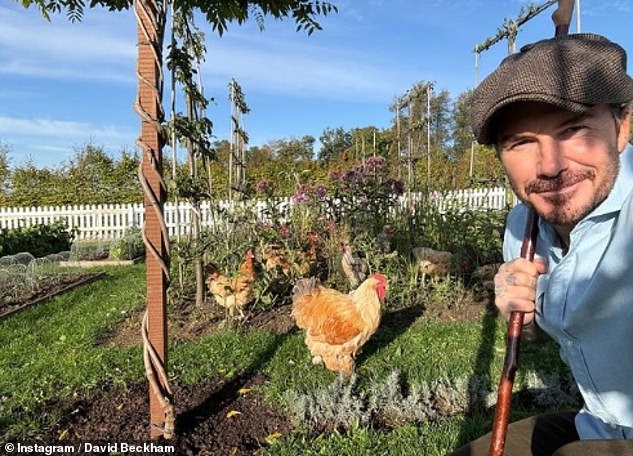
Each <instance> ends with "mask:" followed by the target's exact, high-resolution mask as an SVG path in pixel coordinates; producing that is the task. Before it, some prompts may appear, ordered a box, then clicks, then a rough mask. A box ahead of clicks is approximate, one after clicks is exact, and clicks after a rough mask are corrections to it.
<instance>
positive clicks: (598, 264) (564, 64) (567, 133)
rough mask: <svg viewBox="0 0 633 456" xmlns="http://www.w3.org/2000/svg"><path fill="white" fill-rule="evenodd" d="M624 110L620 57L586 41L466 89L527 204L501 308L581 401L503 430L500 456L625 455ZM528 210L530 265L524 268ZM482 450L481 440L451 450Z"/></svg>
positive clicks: (628, 209)
mask: <svg viewBox="0 0 633 456" xmlns="http://www.w3.org/2000/svg"><path fill="white" fill-rule="evenodd" d="M631 100H633V79H631V77H630V76H628V75H627V74H626V53H625V51H624V50H623V49H622V48H621V47H620V46H618V45H617V44H615V43H612V42H610V41H609V40H607V39H606V38H604V37H601V36H598V35H592V34H576V35H569V36H567V37H561V38H553V39H548V40H543V41H539V42H537V43H534V44H532V45H529V46H526V47H524V48H522V49H521V51H520V52H519V53H517V54H514V55H511V56H509V57H507V58H506V59H505V60H504V61H503V62H502V63H501V65H500V66H499V67H498V68H497V69H496V70H495V71H494V72H493V73H492V74H491V75H489V76H488V77H487V78H486V79H485V80H484V81H483V82H482V83H481V84H480V85H479V86H478V87H477V88H476V90H475V92H474V98H473V111H472V112H473V114H472V123H473V130H474V132H475V135H476V137H477V140H478V141H479V142H480V143H481V144H494V146H495V147H496V149H497V152H498V155H499V159H500V160H501V163H502V164H503V166H504V169H505V171H506V173H507V175H508V178H509V181H510V183H511V185H512V188H513V189H514V191H515V193H516V194H517V196H518V197H519V199H520V200H521V202H522V204H520V205H518V206H517V207H515V208H514V209H513V210H512V211H511V213H510V214H509V217H508V220H507V225H506V231H505V237H504V246H503V254H504V259H505V261H506V263H505V264H504V265H503V266H501V268H500V269H499V271H498V273H497V275H496V276H495V304H496V306H497V307H498V309H499V312H500V314H501V315H503V316H505V317H506V318H507V317H508V316H509V314H510V313H511V312H513V311H521V312H525V317H524V324H525V325H536V326H538V327H539V328H540V329H542V330H544V331H545V332H546V333H548V334H549V335H550V336H551V337H552V338H554V339H555V340H556V341H557V342H558V343H559V345H560V353H561V357H562V359H563V360H564V361H565V362H566V363H567V364H568V365H569V367H570V369H571V372H572V374H573V376H574V379H575V381H576V383H577V385H578V388H579V390H580V392H581V394H582V397H583V401H584V406H583V407H582V409H581V410H580V411H579V412H578V413H557V414H553V415H547V416H542V417H536V418H531V419H527V420H523V421H519V422H517V423H513V424H510V426H509V430H508V434H507V438H506V445H505V450H506V452H505V454H506V455H513V456H516V455H533V454H534V455H552V454H555V455H557V456H562V455H574V456H575V455H609V454H617V455H624V454H627V455H632V454H633V440H626V439H633V147H632V146H631V145H629V144H628V138H629V129H630V115H631V111H630V108H631ZM529 210H534V211H535V213H536V214H537V215H538V217H539V222H538V226H539V236H538V239H537V242H536V256H535V261H534V262H533V263H532V262H529V261H528V260H526V259H523V258H520V250H521V242H522V238H523V235H524V232H525V225H526V218H527V215H528V211H529ZM570 442H573V443H570ZM489 445H490V435H487V436H484V437H482V438H480V439H478V440H476V441H474V442H472V443H470V444H468V445H466V446H465V447H463V448H461V449H460V450H458V451H457V453H456V454H459V455H468V454H472V455H475V454H478V455H479V454H482V455H484V454H487V453H488V448H489Z"/></svg>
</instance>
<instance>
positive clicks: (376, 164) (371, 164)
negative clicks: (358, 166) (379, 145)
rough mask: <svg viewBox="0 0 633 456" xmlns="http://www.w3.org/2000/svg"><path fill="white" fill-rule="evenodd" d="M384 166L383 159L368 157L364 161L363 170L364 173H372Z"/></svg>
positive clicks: (378, 156)
mask: <svg viewBox="0 0 633 456" xmlns="http://www.w3.org/2000/svg"><path fill="white" fill-rule="evenodd" d="M384 165H385V158H384V157H381V156H380V155H377V156H376V157H369V158H368V159H367V160H365V165H364V168H365V171H366V172H370V173H373V172H376V171H378V170H380V169H382V167H383V166H384Z"/></svg>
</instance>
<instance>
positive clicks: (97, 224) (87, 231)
mask: <svg viewBox="0 0 633 456" xmlns="http://www.w3.org/2000/svg"><path fill="white" fill-rule="evenodd" d="M411 199H412V201H411V202H410V201H409V200H408V198H407V196H406V195H403V196H401V197H400V200H399V203H400V204H399V205H400V210H405V209H406V208H407V207H416V203H417V202H419V201H421V200H423V199H424V198H423V196H422V195H420V194H412V195H411ZM429 200H430V201H432V202H434V203H435V204H437V205H438V207H439V208H440V210H441V211H446V210H448V209H449V208H451V207H453V208H454V207H460V208H468V209H503V208H505V207H507V205H513V204H515V200H514V197H513V195H512V193H511V192H508V190H507V189H505V188H503V187H494V188H487V189H466V190H457V191H451V192H446V193H442V194H440V193H433V194H431V195H430V198H429ZM274 203H275V204H274V206H275V208H276V210H277V211H279V213H280V214H284V213H287V211H288V209H289V208H290V207H291V206H292V205H293V204H295V203H294V202H293V201H292V200H291V199H290V198H279V199H276V200H274ZM409 203H413V204H409ZM270 207H271V202H270V201H264V200H253V201H241V202H238V201H221V202H219V203H218V204H215V205H213V206H212V205H211V204H209V203H208V202H207V203H203V204H202V206H201V208H200V219H201V224H202V226H203V227H212V226H227V225H228V223H229V222H228V221H227V218H226V214H227V213H231V212H235V211H239V210H245V209H250V211H252V213H254V214H255V215H256V216H257V217H258V218H259V219H260V220H262V221H264V220H266V219H267V218H268V214H267V212H266V211H267V210H268V209H269V208H270ZM192 214H193V207H192V205H191V204H189V203H183V202H181V203H179V204H178V205H176V204H174V203H166V204H165V206H164V218H165V225H166V227H167V231H168V233H169V235H170V236H175V235H177V234H183V233H186V232H188V230H189V227H190V226H191V220H192ZM57 220H63V221H64V223H65V224H66V226H67V227H68V229H69V230H72V231H74V232H75V239H79V240H86V239H116V238H120V237H122V236H123V235H124V233H125V231H126V230H127V229H128V228H130V227H138V228H142V226H143V223H144V220H145V208H144V206H143V204H100V205H79V206H54V207H14V208H11V207H9V208H2V207H0V228H17V227H23V226H33V225H40V224H50V223H53V222H55V221H57Z"/></svg>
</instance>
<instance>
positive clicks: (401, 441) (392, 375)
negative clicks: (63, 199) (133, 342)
mask: <svg viewBox="0 0 633 456" xmlns="http://www.w3.org/2000/svg"><path fill="white" fill-rule="evenodd" d="M104 270H105V271H106V275H105V277H103V278H101V279H99V280H96V281H94V282H92V283H89V284H87V285H85V286H82V287H80V288H77V289H74V290H72V291H70V292H67V293H65V294H63V295H60V296H57V297H55V298H53V299H51V300H49V301H47V302H45V303H42V304H40V305H38V306H35V307H33V308H29V309H26V310H23V311H21V312H18V313H17V314H15V315H13V316H11V317H10V318H6V319H4V320H2V321H0V429H2V431H1V432H2V437H3V440H4V441H7V440H8V439H17V438H26V437H31V436H36V435H37V434H38V429H40V428H41V427H42V426H47V425H50V424H51V423H53V422H54V421H55V420H56V419H57V418H58V416H57V415H56V412H55V411H52V412H46V413H42V412H41V410H42V406H43V405H44V404H47V403H51V402H54V401H55V400H58V399H65V398H80V397H85V398H89V397H90V395H91V394H94V393H95V392H96V391H97V390H98V388H99V387H101V386H102V385H103V384H115V385H121V386H124V385H126V384H130V383H131V382H137V381H142V380H143V377H144V373H143V372H144V370H143V364H142V357H141V349H140V346H134V347H110V346H105V345H103V344H101V343H100V342H101V341H102V340H103V339H104V337H105V336H106V335H107V334H108V332H109V331H111V330H112V328H113V327H114V326H115V325H116V324H117V323H118V322H120V321H122V320H124V319H125V317H126V315H127V314H128V313H129V312H132V311H135V310H139V309H143V308H144V306H145V265H144V264H138V265H133V266H125V267H113V268H107V269H104ZM385 318H388V315H387V316H385ZM139 338H140V335H139ZM504 350H505V328H504V325H503V324H501V322H499V321H498V320H497V319H495V318H494V317H491V316H488V317H486V318H483V319H482V320H481V321H476V322H442V321H439V320H430V319H426V318H424V317H422V318H420V319H418V320H417V322H416V323H415V324H413V325H410V326H409V327H407V328H404V329H399V330H390V329H388V328H382V327H381V328H379V330H378V332H377V333H376V334H375V335H374V337H373V338H372V339H371V340H370V341H369V342H368V344H367V345H365V347H364V349H363V352H362V353H361V354H360V356H359V358H358V360H357V361H358V362H357V373H356V376H355V377H354V379H353V381H352V382H349V381H343V380H342V379H341V378H340V377H338V376H337V375H335V374H333V373H331V372H329V371H327V370H325V369H323V368H322V367H321V366H313V365H312V364H311V363H310V357H309V353H308V351H307V349H306V347H305V345H304V342H303V336H302V335H301V334H300V333H298V332H292V333H290V334H286V335H274V334H269V333H266V332H263V331H254V332H250V333H247V334H243V333H239V332H237V331H235V330H232V329H230V328H227V329H224V330H222V331H218V332H216V333H213V334H211V335H208V336H205V337H204V338H202V339H199V340H196V341H193V342H186V343H185V342H180V343H171V344H170V350H169V366H168V368H169V374H170V378H171V381H172V382H176V383H181V384H196V383H197V382H200V381H201V380H203V379H205V378H209V377H213V376H217V375H225V376H231V375H233V374H250V373H258V372H262V373H264V374H266V376H267V377H268V378H269V381H268V382H267V383H266V384H265V385H264V386H262V387H261V391H262V393H263V394H264V396H265V398H266V400H267V401H269V402H270V403H272V404H275V405H277V406H279V407H281V408H282V409H283V410H287V411H288V414H289V415H290V416H293V417H294V419H295V421H296V422H297V423H298V425H297V426H296V429H297V430H296V432H294V433H292V434H290V435H286V436H284V438H282V439H280V440H278V441H276V442H275V443H274V444H273V445H271V446H270V447H269V448H267V449H266V450H265V454H271V455H296V454H315V455H316V454H319V455H337V456H341V455H358V454H372V455H381V454H385V455H386V454H394V455H395V454H420V455H440V454H445V452H446V451H447V450H448V449H450V448H454V447H455V446H457V445H458V444H461V443H463V442H465V441H467V440H468V439H470V438H472V437H474V436H477V435H480V434H482V433H484V432H486V431H489V430H490V428H491V420H492V415H491V413H492V412H491V410H490V409H487V408H485V407H475V408H474V409H473V410H472V411H471V413H469V414H464V413H463V410H465V408H466V407H467V404H468V403H469V402H470V403H473V402H474V401H475V399H477V400H478V401H479V400H483V399H482V398H484V397H485V396H486V394H488V396H490V394H493V396H494V391H495V390H496V384H497V382H498V377H499V372H500V369H501V364H502V362H503V354H504ZM520 366H521V367H520V369H519V371H518V373H517V380H516V382H515V387H516V388H517V389H521V388H527V387H530V388H536V387H541V388H544V393H543V394H542V395H541V396H538V397H540V398H541V399H542V403H541V404H537V405H535V406H533V407H528V408H520V409H518V410H513V418H518V417H521V416H523V415H526V414H532V413H536V412H540V411H544V410H548V409H551V408H556V407H560V406H561V405H562V404H564V401H562V400H561V399H560V397H557V396H556V394H557V389H556V388H557V387H559V386H560V385H562V383H563V379H564V378H565V377H566V375H567V370H566V368H565V367H564V366H563V365H562V364H561V363H560V361H559V360H558V355H557V349H556V347H555V346H554V345H553V344H551V343H547V344H542V345H536V344H529V343H524V344H523V347H522V351H521V362H520ZM557 379H561V380H560V381H558V383H557ZM539 382H540V383H539ZM560 388H561V389H562V390H564V389H565V388H564V385H563V386H560ZM413 391H418V392H420V396H419V397H417V399H416V397H414V395H413V394H412V392H413ZM425 395H426V396H425ZM430 395H432V396H433V397H437V396H439V395H443V397H444V399H445V400H446V402H448V403H449V404H453V405H454V406H455V407H456V413H454V414H452V416H449V415H441V414H439V415H438V414H434V412H433V411H430V412H428V413H427V414H426V415H425V414H424V413H425V412H424V410H423V407H422V406H423V405H424V404H425V402H424V398H425V397H426V398H427V399H428V398H429V397H431V396H430ZM547 395H549V396H551V398H550V397H549V396H547ZM548 398H549V399H548ZM548 401H549V402H548ZM427 402H428V401H427ZM427 405H428V404H427ZM348 406H350V407H354V408H352V409H351V412H349V411H348V409H347V407H348ZM460 407H461V411H460ZM47 410H48V408H47ZM53 410H54V408H53ZM372 410H374V411H375V410H381V411H385V410H386V411H388V412H389V413H390V416H393V417H395V418H394V420H395V421H394V422H395V423H396V425H394V426H393V427H392V428H391V429H390V430H388V431H387V430H385V429H374V428H373V427H372V426H370V425H367V424H366V419H367V417H368V415H369V414H370V412H371V411H372ZM354 413H356V415H354ZM425 416H427V417H428V419H425ZM327 420H330V421H332V422H334V423H336V424H338V425H339V426H338V428H339V429H344V430H339V431H331V432H321V433H319V432H315V431H314V429H313V428H311V427H310V426H308V425H307V424H306V423H311V422H312V423H314V422H318V423H322V424H323V423H327ZM301 423H303V425H301ZM326 427H327V426H326Z"/></svg>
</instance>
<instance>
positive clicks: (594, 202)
mask: <svg viewBox="0 0 633 456" xmlns="http://www.w3.org/2000/svg"><path fill="white" fill-rule="evenodd" d="M623 119H624V120H625V121H626V125H625V124H624V123H622V128H618V127H617V126H616V122H615V119H614V117H613V114H612V113H611V110H610V109H609V107H608V106H607V105H599V106H595V107H594V108H592V109H591V110H590V111H589V112H587V113H585V114H581V115H579V114H576V113H571V112H568V111H564V110H561V109H558V108H555V107H553V106H551V105H548V104H544V103H536V102H526V103H515V104H513V105H510V106H509V107H508V108H506V109H504V111H503V112H502V113H501V115H500V119H499V122H498V128H497V146H498V150H499V157H500V159H501V163H502V164H503V166H504V168H505V170H506V172H507V174H508V178H509V179H510V184H511V185H512V188H513V189H514V191H515V192H516V194H517V196H518V197H519V199H521V201H523V202H524V203H526V204H527V205H528V206H530V207H532V208H534V210H535V211H536V213H537V214H538V215H539V216H541V217H542V218H544V219H545V220H547V221H548V222H550V223H552V224H553V225H554V226H555V227H557V229H558V230H559V232H560V231H564V232H567V233H568V232H569V231H571V229H572V228H573V227H574V225H576V223H578V222H579V221H580V220H581V219H582V218H583V217H584V216H585V215H587V214H588V213H590V212H591V211H592V210H593V209H594V208H595V207H596V206H598V205H599V204H600V203H601V202H602V201H603V200H604V199H605V198H606V197H607V195H608V194H609V192H610V191H611V189H612V188H613V184H614V182H615V178H616V176H617V174H618V169H619V152H620V151H621V150H622V149H624V146H625V145H626V141H627V138H628V117H627V115H626V114H625V115H623Z"/></svg>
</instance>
